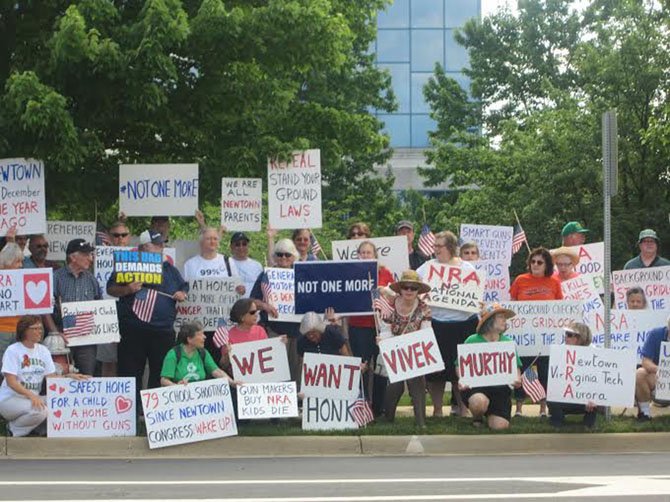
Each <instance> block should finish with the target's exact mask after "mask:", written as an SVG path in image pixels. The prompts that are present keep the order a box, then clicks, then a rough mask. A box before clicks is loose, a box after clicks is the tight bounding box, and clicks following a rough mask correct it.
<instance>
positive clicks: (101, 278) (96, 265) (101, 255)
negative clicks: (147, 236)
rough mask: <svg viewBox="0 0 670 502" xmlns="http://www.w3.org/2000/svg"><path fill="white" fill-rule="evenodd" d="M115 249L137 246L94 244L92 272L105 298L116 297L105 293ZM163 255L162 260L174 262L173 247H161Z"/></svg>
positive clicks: (132, 249) (124, 249)
mask: <svg viewBox="0 0 670 502" xmlns="http://www.w3.org/2000/svg"><path fill="white" fill-rule="evenodd" d="M117 251H137V248H133V247H123V246H96V248H95V256H94V258H93V273H94V275H95V280H96V281H98V284H99V285H100V289H101V290H102V296H103V298H106V299H110V298H113V299H116V298H115V297H113V296H110V295H108V294H107V281H108V280H109V277H110V276H111V275H112V272H113V271H114V253H115V252H117ZM163 257H164V258H163V259H164V261H167V262H170V261H172V263H174V262H175V260H176V253H175V249H174V248H163Z"/></svg>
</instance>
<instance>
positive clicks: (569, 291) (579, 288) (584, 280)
mask: <svg viewBox="0 0 670 502" xmlns="http://www.w3.org/2000/svg"><path fill="white" fill-rule="evenodd" d="M561 291H563V299H564V300H579V301H581V302H592V301H594V300H600V296H599V295H598V291H596V288H595V286H594V285H593V281H592V280H591V279H590V278H589V277H585V276H583V275H580V276H577V277H575V278H573V279H567V280H565V281H561Z"/></svg>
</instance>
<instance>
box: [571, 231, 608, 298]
mask: <svg viewBox="0 0 670 502" xmlns="http://www.w3.org/2000/svg"><path fill="white" fill-rule="evenodd" d="M572 247H574V248H575V249H577V254H578V255H579V263H578V264H577V267H576V271H577V272H579V274H580V275H581V276H582V277H584V278H587V279H590V280H591V281H592V282H593V287H594V288H595V289H596V291H597V292H598V294H599V295H602V294H603V285H604V279H603V276H604V273H605V243H604V242H593V243H591V244H583V245H581V246H572Z"/></svg>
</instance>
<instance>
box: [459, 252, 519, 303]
mask: <svg viewBox="0 0 670 502" xmlns="http://www.w3.org/2000/svg"><path fill="white" fill-rule="evenodd" d="M469 263H470V265H472V266H473V267H475V270H477V271H478V272H480V273H481V274H482V276H483V277H485V278H486V279H485V280H486V282H485V285H484V301H485V302H487V303H489V302H504V301H509V299H510V296H509V288H510V284H511V283H510V279H509V265H507V264H506V263H505V262H503V261H493V260H479V261H471V262H469Z"/></svg>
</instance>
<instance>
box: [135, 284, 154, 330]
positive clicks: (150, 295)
mask: <svg viewBox="0 0 670 502" xmlns="http://www.w3.org/2000/svg"><path fill="white" fill-rule="evenodd" d="M157 298H158V292H157V291H156V290H155V289H147V288H142V289H140V290H139V291H138V292H137V293H135V300H134V301H133V313H134V314H135V315H136V316H137V318H138V319H139V320H140V321H143V322H150V321H151V317H152V316H153V315H154V308H155V307H156V299H157Z"/></svg>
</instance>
